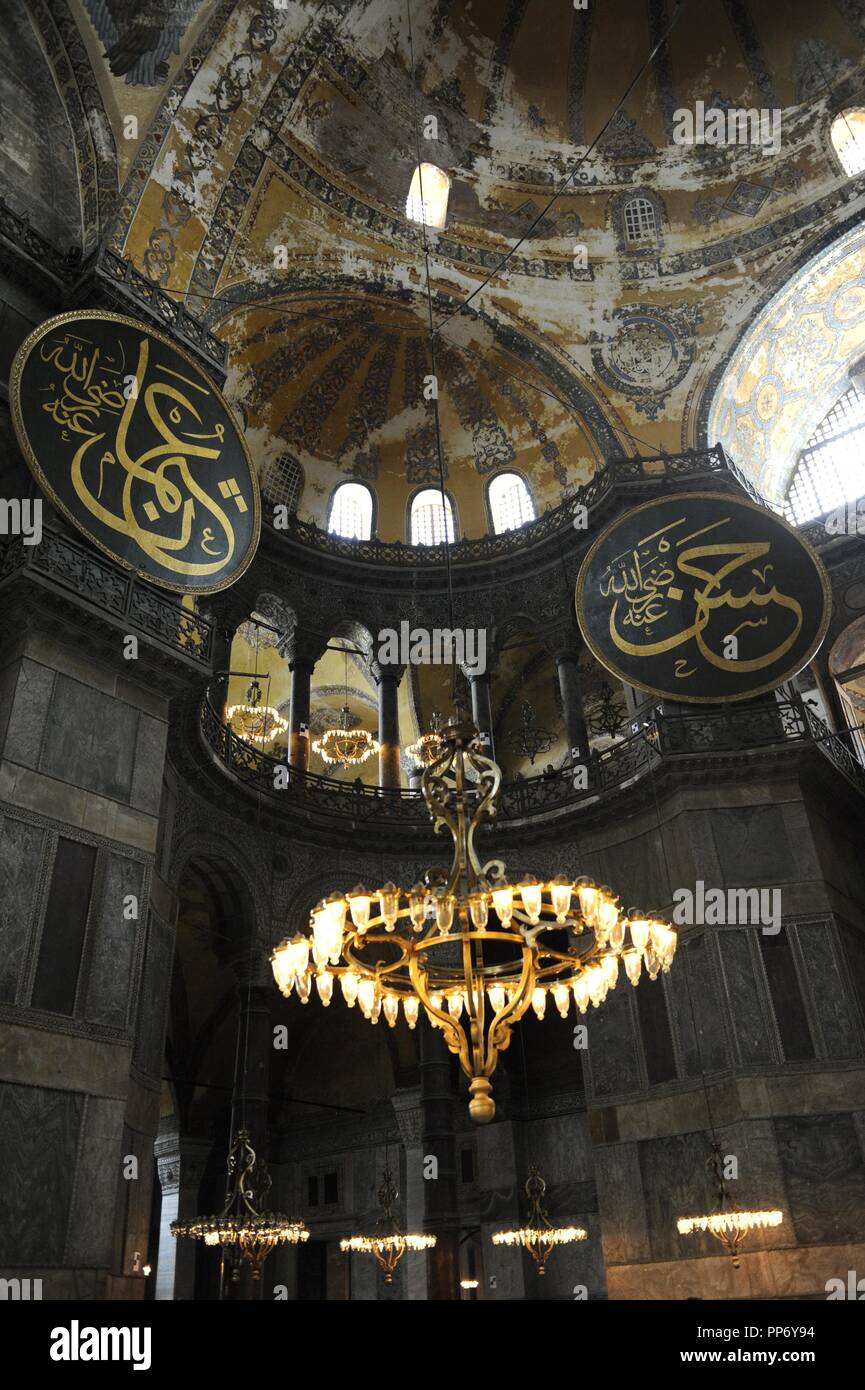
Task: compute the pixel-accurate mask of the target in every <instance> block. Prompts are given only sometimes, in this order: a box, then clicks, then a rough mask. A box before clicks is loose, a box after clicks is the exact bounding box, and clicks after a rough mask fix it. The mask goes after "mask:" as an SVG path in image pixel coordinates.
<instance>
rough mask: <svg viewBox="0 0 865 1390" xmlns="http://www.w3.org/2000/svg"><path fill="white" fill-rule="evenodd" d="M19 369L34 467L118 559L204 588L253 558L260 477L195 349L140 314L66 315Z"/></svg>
mask: <svg viewBox="0 0 865 1390" xmlns="http://www.w3.org/2000/svg"><path fill="white" fill-rule="evenodd" d="M19 359H20V360H19ZM15 376H16V382H17V393H16V394H17V410H16V412H15V415H16V430H18V432H19V438H21V436H22V434H23V435H24V439H23V440H22V444H26V447H25V452H26V453H27V455H28V458H29V461H30V463H31V468H33V471H34V472H35V473H36V476H37V478H38V480H39V481H40V483H42V484H43V487H45V490H47V491H48V492H49V495H50V496H51V498H52V500H53V501H55V503H56V504H57V505H59V506H60V508H61V509H62V510H63V511H64V512H65V513H66V515H67V516H68V517H69V518H70V519H71V520H72V521H73V522H74V523H75V524H76V525H78V526H79V528H80V529H83V530H84V531H85V533H86V534H88V535H89V536H90V537H91V539H93V540H95V541H96V543H97V544H99V545H101V547H102V548H103V549H105V550H107V552H108V553H109V554H111V555H112V557H113V558H115V559H119V560H120V562H121V563H123V564H127V565H129V566H130V567H132V568H135V569H139V570H141V571H142V572H143V573H145V575H146V576H147V577H150V578H152V579H154V580H155V581H156V582H157V583H162V584H164V585H166V586H167V587H173V588H176V589H178V590H180V591H193V592H196V591H197V592H205V591H210V590H212V589H214V588H222V587H225V585H226V584H227V583H230V582H231V581H232V579H233V578H235V577H237V574H238V573H239V572H240V571H241V569H242V568H245V566H246V564H247V563H248V562H249V559H251V556H252V553H253V552H254V549H255V543H256V542H257V536H258V525H259V501H258V491H257V483H256V480H255V475H254V472H253V470H252V467H251V464H250V461H249V457H248V454H247V452H246V447H245V444H244V442H243V440H242V438H241V436H240V435H239V432H238V431H237V429H236V427H235V425H234V422H233V420H232V418H231V415H230V413H229V410H228V407H227V405H226V403H225V401H224V400H223V398H222V396H221V394H220V393H219V391H218V390H217V389H216V387H215V386H214V385H213V383H212V382H210V381H209V379H208V378H207V377H206V376H205V375H204V373H203V372H202V370H201V369H200V368H199V367H198V365H197V364H196V363H195V362H194V361H193V360H192V359H191V358H190V357H188V356H187V354H185V353H183V352H182V351H181V350H180V349H179V348H178V347H177V346H176V345H175V344H173V343H172V342H171V341H170V340H169V339H167V338H165V337H163V335H162V334H157V333H154V332H153V331H152V330H150V329H148V328H146V327H145V326H144V325H142V324H137V323H135V322H134V321H133V320H131V319H124V318H121V317H120V316H117V315H110V314H99V313H93V314H82V315H61V316H60V317H59V318H58V319H55V320H50V321H49V323H48V324H45V325H43V326H42V328H41V329H39V330H37V332H36V334H33V335H31V337H30V339H28V340H27V343H25V344H24V345H23V347H22V349H21V350H20V351H19V358H18V359H16V372H15ZM61 461H62V470H63V471H62V474H61V471H60V462H61ZM49 469H50V472H49Z"/></svg>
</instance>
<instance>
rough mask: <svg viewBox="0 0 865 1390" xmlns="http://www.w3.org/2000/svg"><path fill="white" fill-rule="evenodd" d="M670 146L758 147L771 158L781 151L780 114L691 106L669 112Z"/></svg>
mask: <svg viewBox="0 0 865 1390" xmlns="http://www.w3.org/2000/svg"><path fill="white" fill-rule="evenodd" d="M673 144H674V145H719V146H726V145H759V146H760V147H761V148H762V149H764V150H766V151H770V152H771V153H772V154H780V151H781V112H780V110H779V109H777V108H774V109H770V108H769V107H761V108H760V109H759V110H758V109H756V108H755V107H749V108H748V109H742V108H740V107H735V106H731V107H723V106H709V107H707V106H706V103H705V102H704V101H698V102H695V104H694V109H693V111H692V110H691V109H690V108H689V107H684V106H681V107H679V108H678V110H676V111H674V112H673Z"/></svg>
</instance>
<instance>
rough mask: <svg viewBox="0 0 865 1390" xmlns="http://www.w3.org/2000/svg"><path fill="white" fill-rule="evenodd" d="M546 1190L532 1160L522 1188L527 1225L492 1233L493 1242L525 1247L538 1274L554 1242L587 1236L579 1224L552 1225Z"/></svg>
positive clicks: (583, 1238) (562, 1242)
mask: <svg viewBox="0 0 865 1390" xmlns="http://www.w3.org/2000/svg"><path fill="white" fill-rule="evenodd" d="M546 1190H547V1185H546V1183H545V1182H544V1180H543V1178H542V1177H541V1175H540V1172H539V1170H538V1169H537V1168H536V1167H535V1165H534V1164H532V1165H531V1167H530V1168H529V1176H528V1181H527V1182H526V1188H525V1191H526V1196H527V1197H528V1199H529V1211H528V1221H527V1225H525V1226H523V1227H521V1228H520V1230H518V1231H497V1232H496V1234H495V1235H494V1236H493V1245H521V1246H522V1247H523V1249H524V1250H528V1252H529V1254H530V1255H531V1257H532V1259H533V1260H534V1262H535V1264H536V1265H537V1267H538V1275H541V1274H543V1273H544V1270H545V1268H546V1263H547V1260H548V1259H549V1258H550V1256H551V1255H552V1253H553V1251H554V1250H555V1248H556V1246H557V1245H571V1244H573V1242H574V1241H577V1240H585V1239H586V1236H587V1233H586V1231H584V1230H583V1228H582V1226H554V1225H553V1223H552V1222H551V1221H550V1219H549V1217H548V1216H547V1213H546V1211H545V1210H544V1205H543V1198H544V1193H545V1192H546Z"/></svg>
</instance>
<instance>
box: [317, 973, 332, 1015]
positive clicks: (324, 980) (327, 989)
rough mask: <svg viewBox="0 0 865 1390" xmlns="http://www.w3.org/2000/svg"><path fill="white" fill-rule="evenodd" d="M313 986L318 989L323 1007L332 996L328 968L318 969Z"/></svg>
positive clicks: (328, 1002)
mask: <svg viewBox="0 0 865 1390" xmlns="http://www.w3.org/2000/svg"><path fill="white" fill-rule="evenodd" d="M315 987H316V989H317V990H318V997H319V999H320V1000H321V1002H322V1004H324V1006H325V1008H327V1006H328V1005H329V1004H330V1001H331V999H332V998H333V976H332V975H331V973H330V971H329V970H319V972H318V974H317V975H316V977H315Z"/></svg>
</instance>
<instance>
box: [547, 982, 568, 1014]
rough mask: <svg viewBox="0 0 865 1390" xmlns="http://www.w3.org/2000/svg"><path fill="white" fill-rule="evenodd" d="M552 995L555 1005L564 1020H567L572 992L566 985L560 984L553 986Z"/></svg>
mask: <svg viewBox="0 0 865 1390" xmlns="http://www.w3.org/2000/svg"><path fill="white" fill-rule="evenodd" d="M550 993H551V994H552V996H553V1003H554V1004H555V1006H556V1008H557V1009H558V1011H559V1013H560V1014H561V1016H562V1018H567V1016H568V1009H569V1008H570V1006H571V991H570V990H569V989H568V987H567V985H566V984H563V983H561V982H560V983H559V984H557V985H553V987H552V989H551V990H550Z"/></svg>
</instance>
